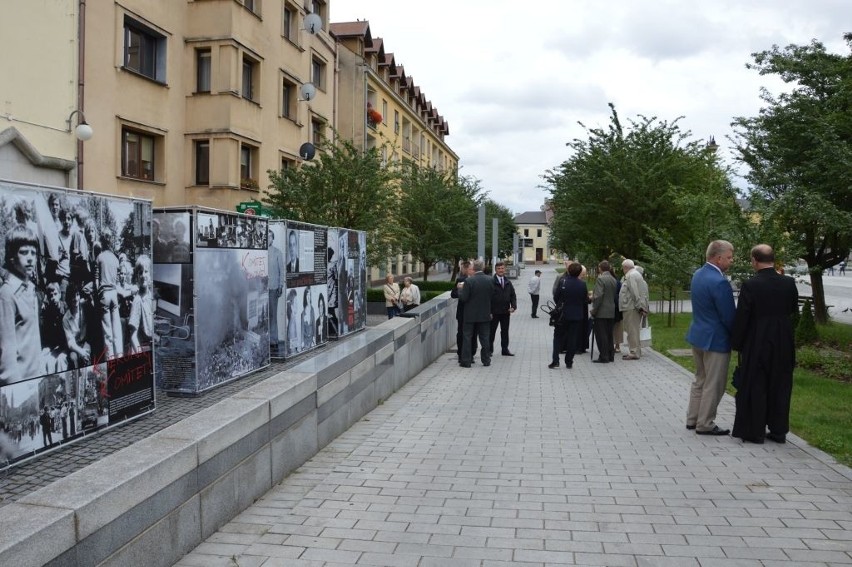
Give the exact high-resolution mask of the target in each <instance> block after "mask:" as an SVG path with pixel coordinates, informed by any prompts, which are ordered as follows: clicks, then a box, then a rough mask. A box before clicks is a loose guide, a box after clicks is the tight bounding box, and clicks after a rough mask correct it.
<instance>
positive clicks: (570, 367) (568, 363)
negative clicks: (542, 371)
mask: <svg viewBox="0 0 852 567" xmlns="http://www.w3.org/2000/svg"><path fill="white" fill-rule="evenodd" d="M565 368H567V369H569V370H570V369H572V368H574V363H573V362H566V363H565Z"/></svg>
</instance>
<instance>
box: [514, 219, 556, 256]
mask: <svg viewBox="0 0 852 567" xmlns="http://www.w3.org/2000/svg"><path fill="white" fill-rule="evenodd" d="M515 224H516V225H517V226H518V234H519V235H520V238H519V239H518V246H519V248H520V250H521V259H522V261H523V262H524V263H526V264H542V263H545V262H548V261H550V259H551V257H552V256H553V252H552V250H551V249H550V244H549V241H550V225H549V224H548V222H547V212H546V211H528V212H525V213H521V214H519V215H516V216H515Z"/></svg>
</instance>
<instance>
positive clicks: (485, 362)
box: [482, 360, 491, 366]
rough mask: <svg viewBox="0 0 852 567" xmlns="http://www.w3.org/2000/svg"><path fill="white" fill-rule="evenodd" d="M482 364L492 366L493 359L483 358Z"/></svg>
mask: <svg viewBox="0 0 852 567" xmlns="http://www.w3.org/2000/svg"><path fill="white" fill-rule="evenodd" d="M482 366H491V361H490V360H483V361H482Z"/></svg>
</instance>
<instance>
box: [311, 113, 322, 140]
mask: <svg viewBox="0 0 852 567" xmlns="http://www.w3.org/2000/svg"><path fill="white" fill-rule="evenodd" d="M324 128H325V123H323V121H322V120H317V119H312V120H311V143H312V144H313V145H314V146H319V145H320V144H322V142H323V138H324V136H323V129H324Z"/></svg>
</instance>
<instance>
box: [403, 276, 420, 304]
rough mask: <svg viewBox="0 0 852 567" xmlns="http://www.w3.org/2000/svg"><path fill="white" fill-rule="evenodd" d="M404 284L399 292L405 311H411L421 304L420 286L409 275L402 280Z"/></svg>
mask: <svg viewBox="0 0 852 567" xmlns="http://www.w3.org/2000/svg"><path fill="white" fill-rule="evenodd" d="M402 285H403V288H402V291H401V292H400V294H399V295H400V299H401V300H402V310H403V311H404V312H405V311H411V310H412V309H414V308H415V307H417V306H418V305H420V288H419V287H417V286H416V285H414V282H413V281H412V280H411V278H410V277H408V276H406V278H405V279H404V280H402Z"/></svg>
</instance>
